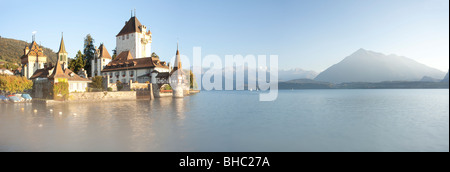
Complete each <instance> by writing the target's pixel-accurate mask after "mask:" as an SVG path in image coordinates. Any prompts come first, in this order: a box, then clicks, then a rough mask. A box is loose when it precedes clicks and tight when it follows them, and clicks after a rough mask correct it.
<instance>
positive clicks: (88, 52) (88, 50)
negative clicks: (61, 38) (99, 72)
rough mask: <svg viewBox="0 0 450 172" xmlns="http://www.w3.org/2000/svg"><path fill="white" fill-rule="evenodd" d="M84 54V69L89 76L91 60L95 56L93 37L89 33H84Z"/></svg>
mask: <svg viewBox="0 0 450 172" xmlns="http://www.w3.org/2000/svg"><path fill="white" fill-rule="evenodd" d="M84 55H85V56H84V62H85V66H84V69H85V70H86V71H87V73H88V76H89V77H91V66H92V64H91V61H92V60H93V59H94V56H95V46H94V38H92V36H91V34H88V35H86V38H84Z"/></svg>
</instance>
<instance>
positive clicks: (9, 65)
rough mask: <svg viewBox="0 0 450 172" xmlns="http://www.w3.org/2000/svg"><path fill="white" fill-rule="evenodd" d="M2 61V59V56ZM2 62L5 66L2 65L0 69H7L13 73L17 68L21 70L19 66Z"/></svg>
mask: <svg viewBox="0 0 450 172" xmlns="http://www.w3.org/2000/svg"><path fill="white" fill-rule="evenodd" d="M0 59H1V56H0ZM0 62H5V64H4V65H0V69H2V68H5V69H9V70H11V71H13V70H16V69H17V68H19V66H18V65H15V64H14V63H9V62H6V61H2V60H0Z"/></svg>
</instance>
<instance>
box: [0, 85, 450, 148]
mask: <svg viewBox="0 0 450 172" xmlns="http://www.w3.org/2000/svg"><path fill="white" fill-rule="evenodd" d="M361 95H364V96H361ZM448 95H449V94H448V89H447V90H307V91H286V92H284V91H280V93H279V98H278V100H277V101H275V102H270V103H269V102H263V103H262V102H259V101H258V98H259V95H258V94H254V93H252V92H248V93H245V92H204V93H202V94H198V95H195V96H190V97H185V98H183V99H173V98H161V99H155V100H148V101H146V100H143V101H141V100H139V101H114V102H96V103H69V104H55V105H45V104H38V103H33V104H31V103H28V104H0V151H216V152H217V151H446V152H447V151H448V148H449V147H448V145H449V141H448V140H449V125H448V123H449V116H448V113H449V99H448ZM34 110H36V112H35V111H34ZM60 112H61V114H60Z"/></svg>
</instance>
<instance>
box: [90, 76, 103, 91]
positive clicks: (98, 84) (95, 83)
mask: <svg viewBox="0 0 450 172" xmlns="http://www.w3.org/2000/svg"><path fill="white" fill-rule="evenodd" d="M91 87H92V88H95V89H103V77H102V76H96V77H94V78H92V83H91Z"/></svg>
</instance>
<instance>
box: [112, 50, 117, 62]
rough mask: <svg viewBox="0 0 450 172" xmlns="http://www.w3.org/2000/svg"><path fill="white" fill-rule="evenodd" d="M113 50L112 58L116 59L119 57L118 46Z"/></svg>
mask: <svg viewBox="0 0 450 172" xmlns="http://www.w3.org/2000/svg"><path fill="white" fill-rule="evenodd" d="M112 51H113V56H112V57H111V58H112V60H114V59H115V58H116V57H117V48H114V50H112Z"/></svg>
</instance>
